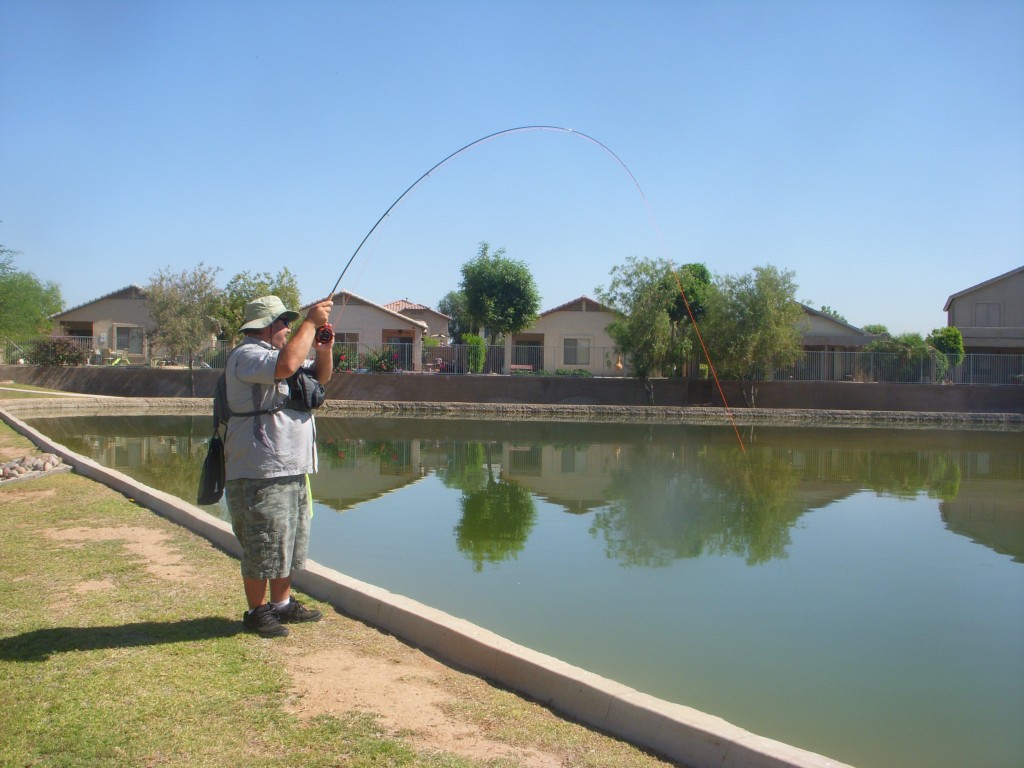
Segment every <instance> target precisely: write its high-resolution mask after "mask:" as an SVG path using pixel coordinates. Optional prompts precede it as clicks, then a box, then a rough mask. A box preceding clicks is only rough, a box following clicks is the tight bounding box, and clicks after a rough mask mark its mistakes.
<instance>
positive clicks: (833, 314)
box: [818, 304, 850, 323]
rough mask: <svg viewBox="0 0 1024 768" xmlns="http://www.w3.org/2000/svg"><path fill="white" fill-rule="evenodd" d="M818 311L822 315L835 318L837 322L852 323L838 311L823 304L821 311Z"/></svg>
mask: <svg viewBox="0 0 1024 768" xmlns="http://www.w3.org/2000/svg"><path fill="white" fill-rule="evenodd" d="M818 311H819V312H821V314H823V315H828V316H829V317H834V318H835V319H836V320H839V321H840V322H842V323H849V322H850V321H849V320H847V319H846V318H845V317H844V316H843V315H841V314H840V313H839V311H838V310H835V309H832V307H830V306H828V305H827V304H823V305H822V306H821V309H819V310H818Z"/></svg>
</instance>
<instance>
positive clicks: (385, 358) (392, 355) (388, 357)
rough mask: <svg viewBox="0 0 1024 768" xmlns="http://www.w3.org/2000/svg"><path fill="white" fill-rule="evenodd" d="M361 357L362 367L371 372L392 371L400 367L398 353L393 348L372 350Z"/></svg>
mask: <svg viewBox="0 0 1024 768" xmlns="http://www.w3.org/2000/svg"><path fill="white" fill-rule="evenodd" d="M360 357H361V362H362V366H361V367H362V368H365V369H366V370H368V371H370V373H391V372H392V371H395V370H397V368H398V353H397V352H393V351H391V350H371V351H370V352H366V353H364V354H362V355H361V356H360Z"/></svg>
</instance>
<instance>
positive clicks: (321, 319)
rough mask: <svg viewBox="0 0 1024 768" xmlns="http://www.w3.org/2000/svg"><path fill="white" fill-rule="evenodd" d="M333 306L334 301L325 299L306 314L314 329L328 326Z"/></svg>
mask: <svg viewBox="0 0 1024 768" xmlns="http://www.w3.org/2000/svg"><path fill="white" fill-rule="evenodd" d="M333 306H334V301H333V300H332V299H324V300H323V301H321V302H318V303H316V304H314V305H313V306H312V307H310V308H309V312H307V313H306V319H307V320H309V321H310V322H311V323H313V327H314V328H319V327H320V326H321V325H326V324H327V321H328V320H329V319H330V317H331V308H332V307H333Z"/></svg>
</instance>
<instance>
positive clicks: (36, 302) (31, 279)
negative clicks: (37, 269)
mask: <svg viewBox="0 0 1024 768" xmlns="http://www.w3.org/2000/svg"><path fill="white" fill-rule="evenodd" d="M17 255H19V254H18V252H17V251H12V250H10V249H9V248H5V247H4V246H3V245H0V335H3V336H8V337H11V338H16V337H20V338H24V337H26V336H36V335H39V334H43V333H49V331H50V327H51V321H50V315H53V314H56V313H57V312H60V311H61V310H62V309H63V308H64V300H63V298H62V297H61V294H60V287H59V286H58V285H57V284H56V283H53V282H47V283H42V282H40V281H39V280H38V279H37V278H36V276H35V275H33V274H32V273H31V272H23V271H21V270H18V269H16V268H15V266H14V257H15V256H17Z"/></svg>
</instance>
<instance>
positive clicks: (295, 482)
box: [224, 475, 310, 579]
mask: <svg viewBox="0 0 1024 768" xmlns="http://www.w3.org/2000/svg"><path fill="white" fill-rule="evenodd" d="M224 493H225V496H226V497H227V502H228V510H229V511H230V512H231V527H232V528H233V529H234V532H235V538H237V539H238V543H239V544H241V545H242V576H244V577H245V578H251V579H280V578H284V577H286V576H290V575H291V572H292V571H293V570H300V569H302V568H303V567H305V565H306V552H307V551H308V549H309V522H310V519H309V501H308V498H307V495H306V494H307V490H306V476H305V475H295V476H292V477H272V478H268V479H265V480H249V479H242V480H229V481H228V482H227V483H226V484H225V487H224Z"/></svg>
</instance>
